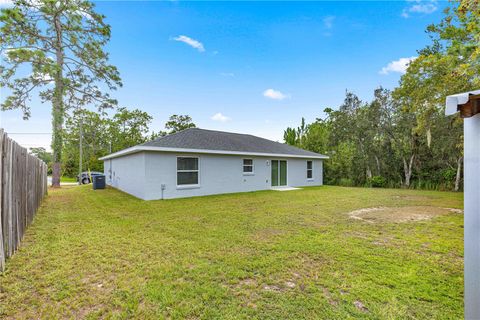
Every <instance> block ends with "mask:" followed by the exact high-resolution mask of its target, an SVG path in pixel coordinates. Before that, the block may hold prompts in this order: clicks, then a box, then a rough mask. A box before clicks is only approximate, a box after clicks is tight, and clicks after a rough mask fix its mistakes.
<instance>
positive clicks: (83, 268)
mask: <svg viewBox="0 0 480 320" xmlns="http://www.w3.org/2000/svg"><path fill="white" fill-rule="evenodd" d="M379 206H386V207H405V206H409V207H410V209H411V208H412V207H413V206H424V207H425V206H428V207H438V208H462V194H460V193H458V194H455V193H446V192H426V191H425V192H423V191H409V190H387V189H361V188H342V187H317V188H307V189H303V190H298V191H288V192H277V191H262V192H254V193H243V194H232V195H219V196H210V197H202V198H191V199H178V200H167V201H150V202H145V201H141V200H138V199H135V198H133V197H131V196H129V195H126V194H124V193H121V192H119V191H116V190H113V189H107V190H97V191H93V190H92V188H91V186H80V187H71V188H62V189H59V190H50V191H49V196H48V198H47V200H46V201H45V203H44V205H43V206H42V208H41V210H40V212H39V213H38V215H37V216H36V218H35V221H34V223H33V225H32V226H31V227H30V229H29V230H28V232H27V234H26V237H25V239H24V242H23V246H22V248H21V249H20V251H19V252H17V254H16V255H15V256H14V257H13V258H12V259H10V260H9V261H8V263H7V271H6V273H5V274H4V275H3V276H0V318H1V317H5V318H12V319H13V318H15V319H22V318H24V319H33V318H45V319H55V318H87V319H96V318H118V319H123V318H132V317H133V318H140V319H143V318H152V319H159V318H160V319H163V318H172V319H185V318H187V319H198V318H201V319H218V318H225V319H238V318H245V319H246V318H257V319H287V318H288V319H304V318H306V319H313V318H320V319H348V318H360V319H362V318H363V319H460V318H462V317H463V293H462V292H463V284H462V282H463V270H462V269H463V215H462V214H461V213H458V212H457V213H453V212H448V211H445V210H444V209H439V210H440V211H439V212H441V213H442V214H440V215H438V216H434V217H433V218H431V219H426V220H420V221H406V222H405V221H404V220H398V219H397V218H398V217H397V214H398V212H407V213H408V210H410V209H408V208H407V209H404V208H403V209H402V208H399V209H398V210H391V211H388V212H387V214H386V215H383V216H381V217H373V218H372V217H370V218H369V219H364V220H361V219H354V218H352V217H351V216H350V215H348V214H347V213H348V212H350V211H352V210H355V209H360V208H370V207H379ZM430 209H431V210H430ZM430 209H429V210H427V211H428V212H430V211H432V210H433V211H435V210H436V209H433V208H430ZM402 210H403V211H402ZM405 210H407V211H405ZM412 210H413V209H412ZM442 210H443V211H442ZM446 212H447V213H446ZM402 219H403V218H402ZM399 221H403V222H399Z"/></svg>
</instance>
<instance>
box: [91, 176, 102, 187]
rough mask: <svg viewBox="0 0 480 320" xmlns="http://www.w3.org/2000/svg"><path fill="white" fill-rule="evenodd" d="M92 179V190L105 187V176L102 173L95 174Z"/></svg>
mask: <svg viewBox="0 0 480 320" xmlns="http://www.w3.org/2000/svg"><path fill="white" fill-rule="evenodd" d="M92 179H93V190H97V189H105V176H104V175H103V174H99V175H95V176H93V177H92Z"/></svg>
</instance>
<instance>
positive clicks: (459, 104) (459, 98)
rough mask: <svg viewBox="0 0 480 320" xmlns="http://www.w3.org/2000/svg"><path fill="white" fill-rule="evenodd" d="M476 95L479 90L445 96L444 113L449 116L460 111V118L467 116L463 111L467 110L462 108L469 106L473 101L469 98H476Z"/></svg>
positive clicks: (478, 93) (479, 93)
mask: <svg viewBox="0 0 480 320" xmlns="http://www.w3.org/2000/svg"><path fill="white" fill-rule="evenodd" d="M478 95H480V90H474V91H468V92H463V93H458V94H453V95H450V96H447V98H446V101H445V115H447V116H449V115H452V114H455V113H457V112H459V111H460V114H461V116H462V118H466V117H468V116H466V114H465V113H464V112H463V111H469V110H463V108H464V107H471V106H472V104H473V101H471V99H473V98H474V97H475V99H476V100H478ZM477 103H478V102H477ZM469 109H470V108H469Z"/></svg>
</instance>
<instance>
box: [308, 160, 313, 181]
mask: <svg viewBox="0 0 480 320" xmlns="http://www.w3.org/2000/svg"><path fill="white" fill-rule="evenodd" d="M307 179H310V180H313V161H312V160H307Z"/></svg>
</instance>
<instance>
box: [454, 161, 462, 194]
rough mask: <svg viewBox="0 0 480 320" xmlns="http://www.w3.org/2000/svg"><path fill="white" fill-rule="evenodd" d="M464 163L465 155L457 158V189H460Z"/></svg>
mask: <svg viewBox="0 0 480 320" xmlns="http://www.w3.org/2000/svg"><path fill="white" fill-rule="evenodd" d="M462 163H463V157H460V158H458V160H457V175H456V177H455V191H458V190H460V180H461V176H462Z"/></svg>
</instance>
